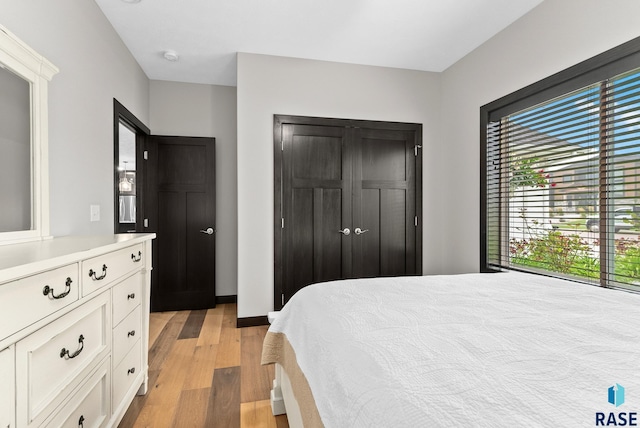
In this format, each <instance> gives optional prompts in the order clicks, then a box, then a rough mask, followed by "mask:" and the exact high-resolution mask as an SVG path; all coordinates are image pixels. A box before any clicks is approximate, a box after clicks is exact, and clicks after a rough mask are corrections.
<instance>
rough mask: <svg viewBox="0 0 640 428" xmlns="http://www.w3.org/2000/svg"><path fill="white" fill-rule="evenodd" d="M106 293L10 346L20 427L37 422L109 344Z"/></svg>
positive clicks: (86, 372)
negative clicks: (14, 364) (14, 355)
mask: <svg viewBox="0 0 640 428" xmlns="http://www.w3.org/2000/svg"><path fill="white" fill-rule="evenodd" d="M109 296H110V293H102V294H101V295H99V296H97V297H96V298H94V299H92V300H89V301H88V302H86V303H85V304H84V305H83V306H81V307H79V308H77V309H75V310H74V311H73V312H70V313H69V314H67V315H64V316H62V317H61V318H59V319H57V320H55V321H54V322H52V323H51V324H49V325H47V326H45V327H43V328H41V329H40V330H38V331H36V332H35V333H33V334H31V335H29V336H27V337H25V338H24V339H22V340H21V341H19V342H18V343H17V344H16V385H17V391H16V398H17V400H18V401H19V402H21V403H25V404H24V405H22V406H19V407H18V424H19V425H20V426H38V425H40V424H41V423H42V422H43V421H44V419H46V418H47V417H48V416H49V415H50V414H51V412H52V411H53V410H54V409H56V408H57V407H58V406H59V405H60V404H61V403H62V401H63V400H64V397H66V396H68V394H70V393H71V391H72V390H73V389H74V388H76V387H77V385H78V384H79V383H80V381H81V380H82V378H83V377H84V376H86V375H87V374H89V372H91V371H92V370H93V369H95V367H96V365H97V363H98V361H100V360H102V359H103V358H104V357H105V356H106V355H108V353H109V351H110V348H111V322H110V320H111V307H110V298H109Z"/></svg>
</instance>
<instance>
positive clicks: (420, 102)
mask: <svg viewBox="0 0 640 428" xmlns="http://www.w3.org/2000/svg"><path fill="white" fill-rule="evenodd" d="M439 99H440V78H439V75H438V74H435V73H425V72H418V71H410V70H400V69H391V68H383V67H367V66H359V65H350V64H340V63H332V62H323V61H312V60H301V59H293V58H283V57H274V56H266V55H254V54H245V53H239V54H238V317H240V318H243V317H252V316H260V315H266V313H267V311H270V310H272V309H273V115H274V114H290V115H301V116H318V117H334V118H345V119H366V120H382V121H397V122H414V123H422V124H423V146H424V173H423V182H424V208H423V213H424V215H425V218H424V224H425V228H424V229H425V233H424V250H423V251H424V271H425V272H428V273H429V272H437V271H439V269H440V260H439V254H440V252H441V248H440V242H441V239H440V236H439V232H438V230H439V227H438V226H437V225H438V224H439V223H440V222H441V221H442V220H443V219H441V218H440V217H439V213H440V212H439V211H435V210H432V209H431V205H432V204H433V203H436V201H437V200H438V198H439V193H440V190H441V189H440V185H441V180H440V175H441V173H442V170H441V151H442V149H441V142H440V141H439V120H440V113H439V107H440V106H439ZM428 225H434V226H435V227H430V226H428Z"/></svg>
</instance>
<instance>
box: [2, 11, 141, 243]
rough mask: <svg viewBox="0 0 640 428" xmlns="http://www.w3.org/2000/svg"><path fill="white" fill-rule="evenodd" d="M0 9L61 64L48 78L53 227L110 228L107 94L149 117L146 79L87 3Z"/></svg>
mask: <svg viewBox="0 0 640 428" xmlns="http://www.w3.org/2000/svg"><path fill="white" fill-rule="evenodd" d="M0 11H1V12H0V22H1V23H2V25H4V26H5V27H6V28H7V29H8V30H9V31H11V32H12V33H14V34H15V35H16V36H18V37H19V38H20V39H22V40H23V41H24V42H25V43H27V44H28V45H29V46H31V48H33V49H34V50H35V51H36V52H38V53H39V54H41V55H43V56H44V57H45V58H47V59H48V60H49V61H51V62H52V63H53V64H54V65H56V66H57V67H58V68H59V69H60V73H58V74H57V75H55V76H54V77H53V80H52V81H51V82H50V84H49V168H50V175H49V178H50V193H51V233H52V234H53V235H68V234H104V233H113V98H114V97H115V98H117V99H118V100H119V101H120V102H121V103H122V104H124V105H125V106H126V107H127V108H128V109H129V110H131V112H133V113H134V114H135V115H136V116H137V117H138V118H139V119H140V120H142V121H143V122H145V123H148V122H149V80H148V79H147V77H146V75H145V74H144V73H143V72H142V69H141V68H140V67H139V66H138V63H137V62H136V61H135V60H134V59H133V57H132V56H131V54H130V53H129V51H128V50H127V48H126V47H125V45H124V43H123V42H122V41H121V40H120V38H119V36H118V35H117V34H116V33H115V31H114V30H113V27H112V26H111V24H109V22H108V21H107V19H106V18H105V17H104V15H103V14H102V11H101V10H100V9H99V8H98V6H97V5H96V3H95V2H93V1H87V0H55V1H24V0H2V1H1V2H0ZM91 204H97V205H100V207H101V220H100V221H99V222H90V221H89V205H91Z"/></svg>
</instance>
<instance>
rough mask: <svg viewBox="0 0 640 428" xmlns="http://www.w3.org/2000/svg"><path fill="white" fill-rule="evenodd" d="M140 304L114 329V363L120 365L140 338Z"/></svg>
mask: <svg viewBox="0 0 640 428" xmlns="http://www.w3.org/2000/svg"><path fill="white" fill-rule="evenodd" d="M140 320H141V318H140V306H138V307H136V308H135V309H134V310H133V312H131V313H130V314H129V315H128V316H127V317H126V318H125V319H124V321H122V322H121V323H120V324H119V325H118V326H117V327H116V328H114V329H113V351H112V354H113V364H114V365H118V364H119V363H120V361H121V360H122V359H123V358H124V356H125V355H127V352H129V350H130V349H131V347H132V346H133V345H134V344H135V343H136V342H137V341H138V339H140V337H141V333H142V332H141V331H140Z"/></svg>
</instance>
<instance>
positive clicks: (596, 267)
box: [486, 71, 640, 287]
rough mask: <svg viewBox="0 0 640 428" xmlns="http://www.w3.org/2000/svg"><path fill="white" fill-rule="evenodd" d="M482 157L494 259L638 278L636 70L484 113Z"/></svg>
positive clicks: (639, 86)
mask: <svg viewBox="0 0 640 428" xmlns="http://www.w3.org/2000/svg"><path fill="white" fill-rule="evenodd" d="M486 159H487V166H486V167H487V170H486V176H487V184H486V185H487V188H486V210H487V212H486V216H487V220H486V230H487V241H486V242H487V244H486V245H487V248H486V250H487V259H488V263H489V265H490V266H492V267H497V268H509V269H520V270H527V271H532V272H540V273H544V274H551V275H555V276H561V277H569V278H572V279H577V280H582V281H588V282H600V283H601V284H602V285H616V286H625V287H626V286H628V285H629V284H634V283H635V282H636V280H639V279H640V240H638V237H639V236H640V208H639V207H640V185H639V184H640V179H639V178H640V73H639V72H638V71H634V72H630V73H626V74H625V75H623V76H620V77H616V78H613V79H610V80H608V81H606V82H600V83H598V84H595V85H591V86H588V87H585V88H582V89H579V90H577V91H574V92H571V93H569V94H566V95H563V96H561V97H558V98H555V99H553V100H549V101H546V102H544V103H541V104H537V105H535V106H532V107H529V108H527V109H525V110H522V111H518V112H515V113H512V114H509V115H507V116H504V117H502V118H500V120H496V121H493V122H490V123H489V124H488V126H487V152H486ZM636 211H638V214H637V215H636ZM636 216H638V218H637V220H638V221H636ZM636 259H637V260H636ZM601 261H602V263H601Z"/></svg>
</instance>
